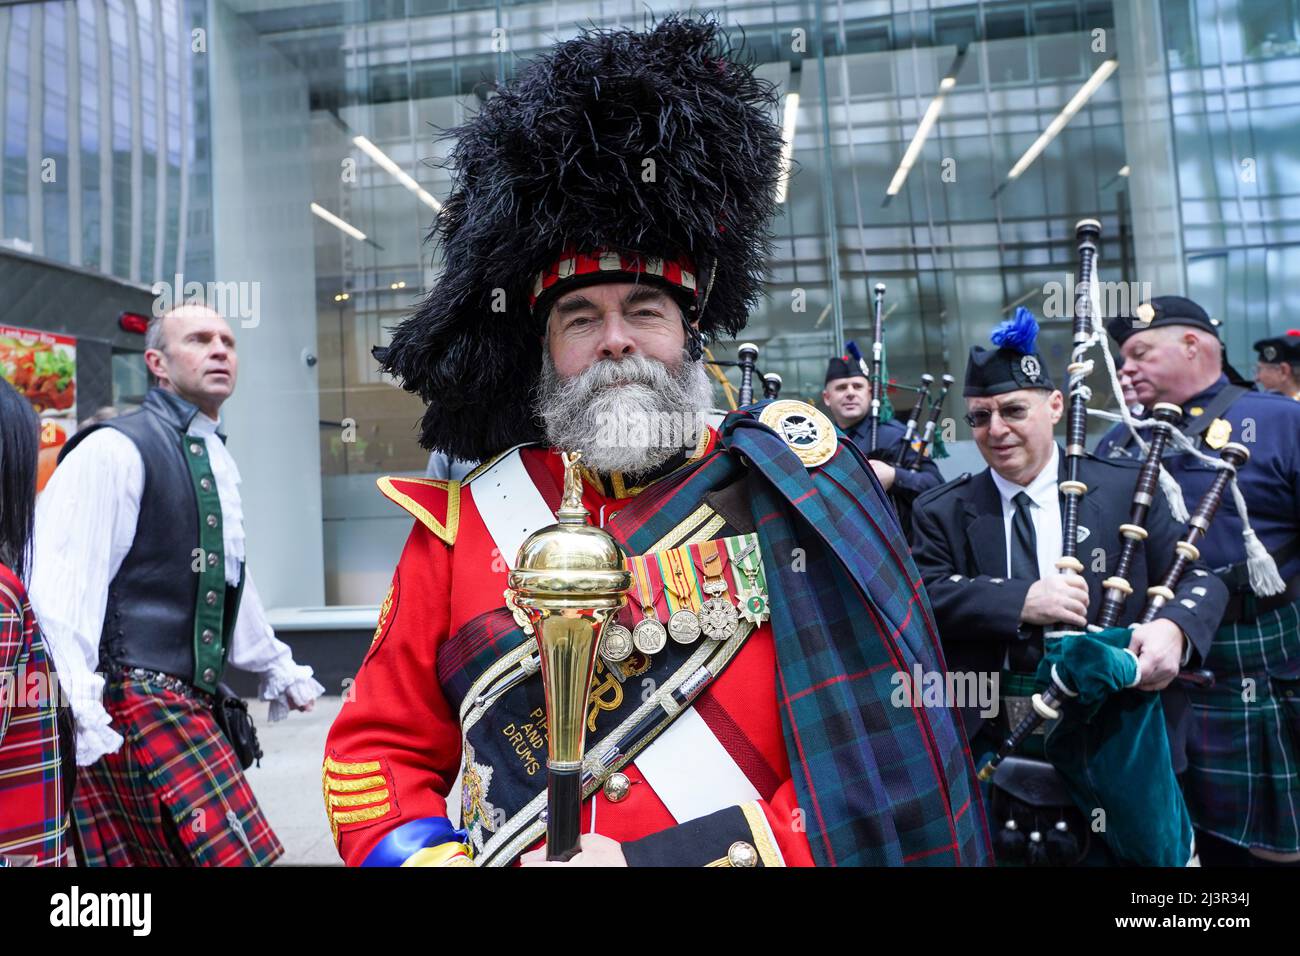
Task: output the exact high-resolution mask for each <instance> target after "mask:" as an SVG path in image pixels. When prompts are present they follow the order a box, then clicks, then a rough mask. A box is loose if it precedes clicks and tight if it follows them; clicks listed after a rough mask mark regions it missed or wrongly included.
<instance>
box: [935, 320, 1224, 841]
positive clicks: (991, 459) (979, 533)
mask: <svg viewBox="0 0 1300 956" xmlns="http://www.w3.org/2000/svg"><path fill="white" fill-rule="evenodd" d="M1037 333H1038V326H1037V323H1036V322H1035V321H1034V320H1033V318H1032V316H1030V315H1029V314H1028V312H1027V311H1025V313H1024V314H1023V315H1021V314H1019V313H1018V314H1017V317H1016V318H1015V319H1013V320H1011V321H1009V322H1006V323H1004V324H1003V325H1002V326H1000V327H999V329H998V330H996V331H995V332H994V335H993V341H994V343H995V344H996V345H998V346H999V347H998V348H996V349H985V348H983V347H981V346H975V347H973V348H972V349H971V351H970V357H969V359H968V362H967V366H966V384H965V389H964V391H963V394H964V396H965V398H966V407H967V414H966V421H967V423H968V424H969V425H970V426H971V431H972V434H973V436H974V439H975V443H976V445H977V446H978V447H979V450H980V453H981V454H982V455H983V456H984V460H985V461H986V462H988V464H989V467H988V468H987V469H985V470H984V471H982V472H980V473H979V474H978V475H974V476H972V475H970V474H965V475H962V476H961V477H960V478H957V479H955V480H953V481H950V482H948V483H947V484H945V485H941V486H940V487H938V488H935V489H932V490H931V491H927V492H925V493H924V494H922V495H921V496H920V497H919V498H918V499H917V501H916V505H915V508H914V511H913V532H914V543H913V556H914V558H915V559H916V565H917V568H918V569H919V570H920V572H921V575H922V577H923V578H924V580H925V586H926V590H927V592H928V593H929V595H930V601H931V604H932V605H933V607H934V615H935V620H936V623H937V624H938V626H939V639H940V642H941V643H942V645H943V650H944V657H945V659H946V661H947V665H948V669H949V671H950V672H960V673H963V674H968V673H975V674H977V675H980V677H984V676H985V675H995V674H996V675H998V678H999V681H998V687H999V690H1000V695H999V696H1000V700H999V702H998V704H999V706H997V707H996V708H994V707H991V706H987V705H988V704H989V703H990V702H989V701H984V702H983V703H984V705H985V706H984V707H983V709H982V708H981V706H977V705H975V702H972V701H966V702H964V703H965V704H968V705H970V706H962V716H963V719H964V723H965V727H966V731H967V734H968V735H969V737H970V738H971V741H972V751H973V752H974V753H976V754H979V753H988V752H990V751H994V750H996V749H997V747H998V745H999V744H1000V743H1001V742H1002V739H1003V738H1004V737H1005V736H1006V734H1007V731H1008V730H1009V729H1010V726H1012V725H1014V724H1015V723H1016V722H1017V721H1018V720H1019V718H1020V717H1021V716H1023V714H1024V713H1025V711H1026V710H1027V708H1028V698H1029V696H1030V694H1031V693H1032V691H1033V689H1034V682H1033V675H1034V672H1035V669H1036V667H1037V665H1038V662H1039V661H1040V660H1041V659H1042V655H1043V629H1044V626H1047V625H1052V624H1057V623H1060V624H1065V625H1068V626H1069V627H1070V628H1074V629H1078V630H1083V629H1084V627H1085V626H1086V625H1087V624H1090V623H1095V621H1096V617H1097V611H1098V609H1099V608H1100V607H1101V604H1102V581H1104V580H1105V579H1106V578H1108V577H1110V576H1111V575H1112V574H1113V573H1114V572H1115V567H1116V563H1117V559H1118V556H1119V552H1120V548H1121V541H1122V539H1121V538H1120V535H1119V526H1120V525H1121V524H1123V523H1126V522H1128V521H1129V516H1130V511H1131V506H1132V502H1133V495H1134V488H1135V485H1136V482H1137V475H1138V469H1137V468H1136V467H1135V466H1133V465H1120V464H1116V463H1113V462H1108V461H1101V460H1099V459H1094V458H1091V457H1087V458H1084V459H1083V461H1082V462H1081V473H1080V480H1082V481H1083V483H1084V484H1086V485H1087V492H1086V493H1085V494H1084V495H1083V497H1082V499H1081V501H1080V507H1079V532H1078V551H1077V556H1078V558H1079V560H1080V561H1081V562H1082V563H1083V566H1084V570H1083V574H1082V576H1081V577H1080V576H1078V575H1063V574H1060V573H1059V572H1058V571H1057V570H1056V567H1055V564H1056V561H1057V560H1058V559H1059V558H1060V557H1061V555H1062V529H1061V515H1062V512H1063V508H1062V505H1061V495H1060V492H1059V490H1058V485H1059V482H1060V481H1061V480H1062V479H1063V478H1064V477H1065V473H1066V472H1065V453H1064V451H1063V450H1062V449H1061V448H1060V446H1058V445H1057V444H1056V442H1055V441H1054V440H1053V437H1052V431H1053V427H1054V426H1055V424H1056V423H1057V422H1059V421H1060V419H1061V417H1062V414H1063V411H1064V400H1063V397H1062V395H1061V392H1060V391H1059V390H1058V389H1057V388H1056V386H1055V385H1053V384H1052V381H1051V378H1050V377H1049V375H1048V373H1047V370H1046V368H1045V366H1044V364H1043V361H1042V358H1041V356H1039V355H1038V353H1037V352H1036V351H1035V348H1034V344H1035V340H1036V337H1037ZM1153 499H1154V500H1153V502H1152V504H1151V508H1150V512H1149V514H1148V516H1147V521H1146V530H1147V532H1148V536H1147V538H1146V540H1145V542H1144V543H1143V545H1142V546H1141V547H1139V548H1138V549H1137V552H1136V554H1135V556H1134V559H1133V564H1132V566H1131V568H1130V571H1129V574H1128V576H1127V580H1128V582H1129V584H1130V585H1132V588H1133V593H1132V596H1131V597H1130V598H1129V600H1128V601H1127V602H1126V604H1125V606H1124V609H1123V611H1122V612H1121V614H1120V617H1119V619H1118V621H1117V624H1119V625H1125V624H1130V623H1132V622H1134V621H1135V620H1137V618H1138V616H1139V615H1140V613H1141V611H1142V608H1143V605H1144V604H1145V603H1146V590H1147V587H1148V586H1149V585H1152V584H1157V583H1159V582H1160V581H1161V579H1162V578H1163V577H1164V574H1165V571H1166V570H1167V569H1168V568H1169V566H1170V564H1171V563H1172V562H1173V559H1174V554H1175V552H1174V544H1175V542H1177V541H1178V539H1179V537H1180V536H1181V535H1182V532H1183V526H1182V525H1181V524H1179V523H1178V522H1175V521H1174V519H1173V517H1172V515H1171V514H1170V510H1169V506H1168V504H1167V502H1166V501H1165V499H1164V496H1163V495H1162V494H1161V493H1159V492H1157V493H1156V494H1155V495H1154V496H1153ZM1191 504H1194V502H1192V503H1191ZM1226 601H1227V592H1226V590H1225V588H1224V586H1223V584H1222V583H1221V582H1220V581H1219V580H1218V579H1217V578H1215V577H1214V576H1213V575H1212V574H1210V573H1209V572H1208V571H1207V569H1206V568H1205V566H1204V565H1203V564H1202V563H1200V562H1196V563H1193V564H1192V565H1191V567H1190V569H1189V570H1188V572H1187V573H1186V574H1184V575H1183V577H1182V580H1181V581H1180V583H1179V585H1178V587H1177V588H1176V589H1175V598H1174V600H1172V601H1170V602H1168V603H1167V604H1166V605H1165V606H1164V608H1163V609H1162V610H1161V612H1160V614H1159V615H1158V616H1157V617H1156V619H1155V620H1154V621H1152V622H1151V623H1149V624H1143V625H1139V626H1138V627H1137V628H1135V629H1134V631H1133V638H1132V643H1131V644H1130V645H1129V648H1130V650H1132V651H1133V652H1134V653H1135V654H1136V656H1137V660H1138V667H1139V675H1140V678H1141V679H1140V683H1139V684H1138V687H1139V688H1140V689H1143V690H1152V691H1162V703H1163V705H1164V712H1165V719H1166V729H1167V730H1168V733H1169V743H1170V753H1171V757H1172V760H1173V770H1174V772H1175V773H1182V772H1183V771H1184V770H1185V769H1186V767H1187V758H1186V755H1185V752H1184V751H1185V741H1186V737H1187V722H1188V720H1189V712H1188V703H1187V693H1186V691H1185V690H1184V689H1183V687H1182V685H1181V684H1180V683H1178V682H1177V681H1175V680H1174V678H1175V676H1176V675H1177V673H1178V671H1179V668H1180V667H1188V666H1192V667H1195V666H1198V665H1199V663H1200V661H1201V660H1202V659H1203V658H1204V656H1205V655H1206V654H1207V653H1208V651H1209V647H1210V642H1211V640H1212V639H1213V636H1214V631H1215V628H1216V627H1217V626H1218V622H1219V619H1220V617H1221V616H1222V614H1223V609H1224V606H1225V604H1226ZM959 703H960V702H959ZM990 712H992V713H990ZM1041 741H1042V737H1041V736H1037V737H1036V738H1031V739H1030V741H1028V742H1027V743H1026V745H1025V748H1024V751H1023V752H1025V753H1029V754H1035V752H1036V755H1038V756H1041V753H1042V746H1041ZM994 802H995V805H996V804H997V801H996V800H995V801H994ZM1005 823H1006V821H1005V820H1001V819H993V820H991V821H990V825H991V826H992V827H1002V826H1003V825H1004V824H1005ZM1047 823H1048V827H1047V828H1045V829H1050V827H1051V826H1052V821H1050V820H1049V821H1047ZM1022 829H1023V821H1022ZM1082 842H1084V843H1085V844H1086V841H1082ZM996 845H997V843H996V842H995V846H996Z"/></svg>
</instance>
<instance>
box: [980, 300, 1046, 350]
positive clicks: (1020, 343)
mask: <svg viewBox="0 0 1300 956" xmlns="http://www.w3.org/2000/svg"><path fill="white" fill-rule="evenodd" d="M989 337H990V338H991V339H992V340H993V344H994V345H996V346H998V347H999V348H1004V349H1012V350H1013V351H1016V352H1019V353H1020V354H1021V355H1030V354H1032V353H1033V352H1034V351H1035V348H1034V346H1035V344H1036V343H1037V342H1038V320H1037V319H1035V318H1034V313H1032V312H1030V311H1029V310H1028V309H1026V308H1025V307H1024V306H1023V305H1021V306H1017V307H1016V314H1015V315H1013V316H1012V317H1011V318H1009V319H1007V320H1006V321H1005V322H1003V323H1002V324H1001V325H999V326H998V327H997V328H996V329H994V330H993V334H992V335H991V336H989Z"/></svg>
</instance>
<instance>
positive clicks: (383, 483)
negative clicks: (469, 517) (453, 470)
mask: <svg viewBox="0 0 1300 956" xmlns="http://www.w3.org/2000/svg"><path fill="white" fill-rule="evenodd" d="M375 484H376V485H378V486H379V490H380V491H381V492H383V494H384V497H385V498H387V499H389V500H390V501H393V502H395V503H397V504H398V505H399V506H401V508H402V509H403V510H405V511H406V512H407V513H408V514H410V515H411V516H412V517H414V518H415V519H416V520H417V521H419V522H420V524H422V525H424V526H425V527H426V528H428V529H429V530H430V531H432V532H433V533H434V534H435V535H437V536H438V538H439V539H440V540H441V541H442V542H444V543H445V544H449V545H450V544H455V543H456V529H457V527H458V526H459V524H460V485H461V483H460V482H459V481H443V480H441V479H438V478H397V477H392V476H389V475H385V476H383V477H382V478H379V479H378V480H377V481H376V482H375Z"/></svg>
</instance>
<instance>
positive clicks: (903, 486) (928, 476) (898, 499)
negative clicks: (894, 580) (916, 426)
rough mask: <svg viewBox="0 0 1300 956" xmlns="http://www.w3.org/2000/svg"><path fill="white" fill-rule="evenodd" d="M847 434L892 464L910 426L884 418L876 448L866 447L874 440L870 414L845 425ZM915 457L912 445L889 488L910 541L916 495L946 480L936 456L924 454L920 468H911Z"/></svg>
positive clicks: (870, 453)
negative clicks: (855, 422)
mask: <svg viewBox="0 0 1300 956" xmlns="http://www.w3.org/2000/svg"><path fill="white" fill-rule="evenodd" d="M844 434H846V435H848V436H849V438H852V439H853V442H854V444H856V445H857V446H858V448H860V449H861V450H862V452H863V454H865V455H867V456H868V457H869V458H874V459H877V460H879V461H883V462H885V463H886V464H890V465H892V464H893V463H894V461H895V460H896V458H897V455H898V452H899V450H900V449H901V448H902V447H903V438H904V436H905V435H906V434H907V429H906V428H905V427H903V425H901V424H900V423H899V422H898V421H897V420H895V419H890V420H889V421H887V422H881V423H880V431H879V433H878V434H877V435H876V447H875V448H868V447H867V445H869V444H870V443H871V419H870V417H869V416H868V417H867V418H864V419H862V421H860V422H858V423H857V424H855V425H850V426H849V427H848V428H846V429H844ZM931 447H933V446H931ZM915 460H916V452H915V451H913V450H912V449H910V448H909V449H908V451H907V454H906V455H905V456H904V458H903V464H901V465H899V466H898V467H897V468H896V469H895V471H894V485H893V487H892V488H890V489H889V500H890V502H891V503H892V504H893V506H894V511H895V512H896V513H897V514H898V523H899V525H901V526H902V528H903V534H905V535H906V536H907V540H908V543H911V541H912V505H913V503H914V502H915V501H916V497H917V495H919V494H921V493H922V492H924V491H929V490H930V489H931V488H937V487H939V486H940V485H941V484H943V475H942V474H940V472H939V466H938V465H936V464H935V463H934V459H933V458H929V457H926V458H922V459H921V466H920V469H919V470H917V471H911V470H909V469H908V467H907V466H908V465H909V464H911V463H912V462H913V461H915Z"/></svg>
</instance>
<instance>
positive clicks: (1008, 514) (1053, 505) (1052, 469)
mask: <svg viewBox="0 0 1300 956" xmlns="http://www.w3.org/2000/svg"><path fill="white" fill-rule="evenodd" d="M1059 461H1060V454H1059V449H1058V448H1057V445H1056V443H1055V442H1053V443H1052V457H1051V458H1050V459H1048V462H1047V464H1046V465H1044V466H1043V470H1042V471H1040V472H1039V473H1038V476H1037V477H1036V478H1035V479H1034V480H1033V481H1031V482H1030V483H1029V484H1027V485H1017V484H1016V483H1015V482H1011V481H1007V479H1005V478H1003V477H1002V476H1001V475H999V474H998V473H997V472H996V471H994V470H993V469H991V468H990V469H989V474H990V475H991V476H992V478H993V484H995V485H997V489H998V494H999V495H1001V497H1002V527H1003V532H1004V541H1005V542H1006V555H1007V577H1011V519H1012V518H1014V517H1015V514H1016V503H1015V501H1014V500H1013V499H1014V498H1015V497H1016V495H1017V494H1018V493H1019V492H1022V491H1023V492H1024V493H1025V494H1027V495H1028V496H1029V498H1030V500H1031V501H1032V502H1033V504H1032V505H1031V506H1030V509H1029V516H1030V518H1031V519H1033V522H1034V543H1035V544H1036V545H1037V550H1038V576H1039V577H1040V578H1046V577H1047V576H1048V575H1052V574H1059V573H1060V572H1059V571H1058V570H1057V567H1056V562H1057V561H1059V560H1060V559H1061V554H1062V548H1061V541H1062V537H1061V496H1060V491H1059V489H1058V487H1057V485H1058V481H1057V470H1058V468H1059V467H1060V466H1059V464H1058V462H1059Z"/></svg>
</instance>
